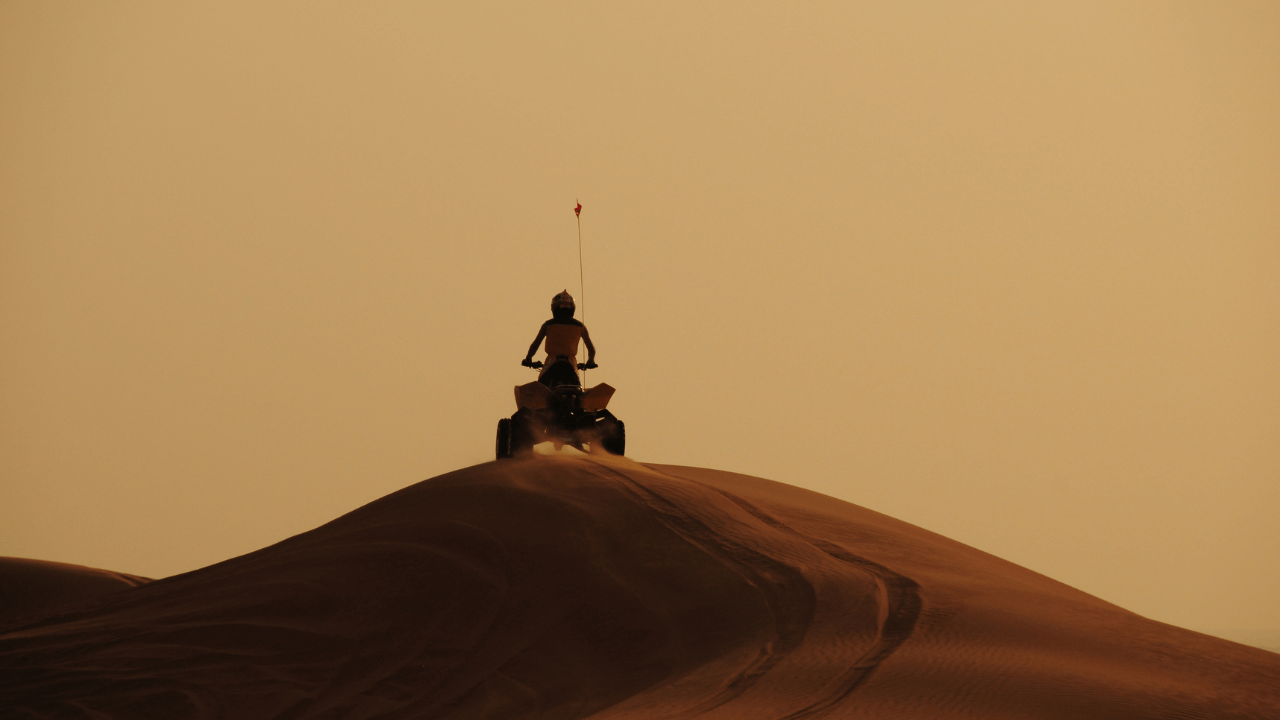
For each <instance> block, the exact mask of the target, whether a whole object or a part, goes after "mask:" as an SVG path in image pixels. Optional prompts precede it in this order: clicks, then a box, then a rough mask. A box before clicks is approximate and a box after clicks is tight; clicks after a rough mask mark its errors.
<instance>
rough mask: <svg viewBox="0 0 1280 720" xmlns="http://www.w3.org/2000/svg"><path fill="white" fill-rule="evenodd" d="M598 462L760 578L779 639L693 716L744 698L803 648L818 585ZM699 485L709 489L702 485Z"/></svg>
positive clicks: (681, 529)
mask: <svg viewBox="0 0 1280 720" xmlns="http://www.w3.org/2000/svg"><path fill="white" fill-rule="evenodd" d="M593 464H594V465H595V466H596V467H597V468H599V469H600V470H602V471H605V472H607V473H608V474H609V475H610V476H612V477H613V478H614V479H616V480H617V481H619V483H620V484H621V485H622V487H624V488H625V489H626V490H627V491H629V492H630V493H631V494H632V495H633V496H634V497H635V498H636V501H637V502H639V503H640V504H642V505H644V506H646V507H648V508H650V509H651V510H653V511H654V512H655V513H657V514H659V515H660V516H662V518H663V521H664V522H665V523H667V525H668V527H671V528H672V530H674V531H676V532H677V533H679V534H680V535H682V536H683V537H684V538H685V539H686V540H688V541H690V542H693V543H694V544H696V545H698V546H700V547H702V548H703V549H704V550H706V551H707V552H709V553H711V554H713V555H720V556H722V557H724V558H726V560H728V561H730V562H732V563H735V564H737V565H739V566H740V567H746V568H749V569H750V570H752V571H753V572H754V573H755V574H756V575H757V577H756V581H755V582H753V585H755V587H756V588H757V589H759V590H760V593H761V596H762V598H763V600H764V602H765V603H766V604H767V606H768V608H769V611H770V614H771V615H772V616H773V618H774V620H775V623H776V624H775V627H774V638H773V640H772V641H771V642H769V643H766V644H765V645H764V646H762V647H761V648H760V652H759V654H758V655H757V656H756V658H755V659H754V660H753V661H752V662H751V663H750V664H749V665H748V666H747V667H746V668H744V669H743V670H741V671H740V672H739V673H738V674H737V675H735V676H734V677H733V678H732V679H731V680H730V681H729V682H728V683H726V684H725V687H724V689H723V690H721V691H720V692H719V693H717V694H716V695H715V696H713V697H711V698H709V699H708V700H706V701H704V702H703V703H700V704H699V705H698V706H697V707H696V708H695V709H693V714H701V713H704V712H707V711H708V710H711V709H712V708H715V707H718V706H721V705H724V704H726V703H728V702H730V701H732V700H733V699H734V698H737V697H738V696H740V695H742V694H743V693H745V692H746V691H747V690H749V689H750V688H751V687H752V686H753V685H755V684H756V683H757V682H758V681H759V680H760V679H761V678H763V677H764V676H765V675H766V674H767V673H768V672H769V671H770V670H772V669H773V668H774V667H775V666H776V665H777V664H778V663H779V662H781V661H782V660H783V659H784V658H785V657H786V656H787V655H789V654H791V653H792V652H794V651H795V650H796V649H798V648H799V647H800V646H801V644H802V643H803V642H804V636H805V632H806V631H807V630H808V628H809V624H810V622H811V621H812V619H813V615H814V610H815V607H816V604H817V597H816V593H815V591H814V588H813V586H812V585H811V584H810V583H809V581H808V580H807V579H806V578H805V577H804V573H803V572H802V571H801V570H800V569H799V568H796V567H793V566H791V565H788V564H786V563H784V562H781V561H779V560H776V559H775V558H772V557H770V556H768V555H765V554H763V553H760V552H758V551H756V550H753V549H751V548H748V547H746V546H744V545H741V544H739V543H735V542H733V541H732V540H730V539H729V538H726V537H724V536H723V535H721V534H720V533H717V532H716V531H715V530H713V529H712V528H710V527H708V526H707V525H706V523H704V522H702V521H701V520H699V519H697V518H695V517H693V516H692V515H690V514H689V513H687V512H686V511H685V510H683V509H682V508H681V507H680V505H679V504H677V503H675V502H672V501H671V500H669V499H668V498H666V497H664V496H663V495H662V494H660V493H658V492H656V491H655V490H653V489H652V488H649V487H647V486H645V485H644V484H643V483H641V482H639V481H637V479H636V478H634V477H632V476H630V475H628V474H627V473H624V472H620V471H618V470H616V469H614V468H612V467H610V466H609V465H607V464H604V463H601V462H598V461H593ZM653 472H655V474H658V475H662V476H663V477H666V478H671V479H675V480H678V481H681V482H687V481H686V480H685V479H684V478H675V477H673V476H671V475H666V474H664V473H658V472H657V471H653ZM696 484H697V485H698V486H700V487H706V486H704V485H703V484H702V483H696Z"/></svg>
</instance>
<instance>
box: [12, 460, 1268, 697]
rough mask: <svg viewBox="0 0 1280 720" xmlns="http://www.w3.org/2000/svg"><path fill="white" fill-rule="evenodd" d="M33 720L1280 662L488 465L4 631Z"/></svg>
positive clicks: (1002, 689) (599, 473) (959, 559)
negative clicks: (238, 554) (274, 541)
mask: <svg viewBox="0 0 1280 720" xmlns="http://www.w3.org/2000/svg"><path fill="white" fill-rule="evenodd" d="M0 633H3V634H0V708H7V709H9V710H10V711H11V712H12V713H14V715H15V717H21V718H78V717H84V718H90V717H93V718H146V717H157V718H159V717H163V718H235V719H237V720H238V719H242V718H243V719H247V720H252V719H254V718H280V719H301V718H333V719H335V720H336V719H338V718H341V719H343V720H358V719H362V718H382V719H387V720H394V719H397V718H585V717H593V718H599V719H604V718H608V719H610V720H615V719H621V718H663V717H698V718H760V719H762V720H764V719H768V720H781V719H783V718H788V719H794V718H817V717H849V718H854V717H857V718H864V717H865V718H1025V717H1043V718H1126V719H1129V718H1259V719H1260V718H1278V717H1280V656H1277V655H1274V654H1272V653H1267V652H1265V651H1262V650H1257V649H1254V648H1249V647H1245V646H1242V645H1237V644H1235V643H1231V642H1227V641H1223V640H1218V639H1215V638H1211V637H1208V636H1204V635H1199V634H1197V633H1193V632H1190V631H1186V630H1181V629H1178V628H1174V627H1170V626H1167V625H1162V624H1160V623H1156V622H1153V621H1150V620H1146V619H1144V618H1141V617H1139V616H1137V615H1134V614H1132V613H1129V612H1127V611H1125V610H1122V609H1120V608H1118V607H1115V606H1113V605H1110V604H1108V603H1105V602H1103V601H1101V600H1098V599H1096V598H1093V597H1091V596H1089V595H1086V594H1084V593H1081V592H1079V591H1076V590H1074V589H1072V588H1069V587H1067V586H1065V585H1062V584H1060V583H1057V582H1054V581H1053V580H1050V579H1048V578H1045V577H1043V576H1041V575H1038V574H1036V573H1033V572H1031V571H1029V570H1026V569H1024V568H1021V567H1018V566H1016V565H1013V564H1010V563H1007V562H1005V561H1002V560H1000V559H998V558H995V557H992V556H990V555H987V554H985V553H982V552H979V551H977V550H974V549H973V548H970V547H967V546H965V545H962V544H959V543H956V542H953V541H950V540H947V539H945V538H942V537H940V536H938V535H935V534H933V533H930V532H927V531H925V530H922V529H920V528H917V527H914V526H911V525H908V524H906V523H902V522H899V521H896V520H893V519H891V518H888V517H885V516H883V515H879V514H877V513H874V512H871V511H869V510H865V509H863V508H860V507H857V506H855V505H850V504H847V503H843V502H840V501H837V500H834V499H832V498H828V497H825V496H822V495H818V494H815V493H811V492H808V491H804V490H800V489H798V488H794V487H790V486H787V485H782V484H779V483H774V482H770V481H768V480H761V479H758V478H751V477H747V476H742V475H734V474H731V473H724V472H717V471H713V470H701V469H695V468H683V467H671V466H661V465H650V466H645V465H640V464H636V463H633V462H630V461H628V460H624V459H620V458H597V457H590V458H586V457H579V458H569V457H554V458H538V459H529V460H520V461H508V462H501V463H488V464H485V465H479V466H476V467H472V468H467V469H464V470H460V471H457V472H454V473H449V474H447V475H443V476H440V477H437V478H434V479H432V480H428V481H425V482H422V483H419V484H417V485H414V486H412V487H409V488H406V489H404V490H402V491H400V492H397V493H394V494H392V495H389V496H387V497H385V498H382V499H381V500H378V501H376V502H374V503H371V504H369V505H366V506H364V507H362V508H360V509H358V510H356V511H354V512H352V513H349V514H347V515H345V516H343V517H341V518H339V519H337V520H335V521H333V522H331V523H329V524H327V525H324V526H322V527H320V528H317V529H316V530H313V531H311V532H308V533H303V534H301V535H298V536H296V537H293V538H290V539H288V540H285V541H284V542H281V543H278V544H276V545H273V546H271V547H269V548H265V549H263V550H260V551H258V552H255V553H251V554H249V555H245V556H243V557H239V558H235V559H232V560H228V561H226V562H223V563H220V564H218V565H214V566H211V567H208V568H204V569H202V570H198V571H195V572H191V573H187V574H185V575H180V576H176V577H172V578H166V579H163V580H158V581H155V582H152V583H150V584H148V585H145V586H142V587H138V588H136V589H133V590H129V591H128V592H123V593H115V594H110V595H103V596H101V597H96V598H91V599H86V600H83V601H82V602H79V603H76V604H74V605H70V606H66V607H63V608H60V609H57V610H56V611H54V612H53V613H52V614H49V615H47V616H45V617H42V618H39V619H36V620H31V619H30V618H28V620H27V621H26V622H25V623H19V624H18V625H17V626H10V627H8V629H7V630H3V631H0Z"/></svg>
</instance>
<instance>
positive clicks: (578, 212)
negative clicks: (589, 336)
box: [573, 199, 587, 386]
mask: <svg viewBox="0 0 1280 720" xmlns="http://www.w3.org/2000/svg"><path fill="white" fill-rule="evenodd" d="M574 202H575V203H577V205H576V206H575V207H574V208H573V216H574V218H576V219H577V220H578V297H579V298H581V300H580V301H579V302H578V307H580V308H582V322H583V324H586V322H587V289H586V286H585V285H584V284H583V282H582V201H580V200H577V199H575V200H574ZM582 384H583V386H586V384H587V371H586V370H583V371H582Z"/></svg>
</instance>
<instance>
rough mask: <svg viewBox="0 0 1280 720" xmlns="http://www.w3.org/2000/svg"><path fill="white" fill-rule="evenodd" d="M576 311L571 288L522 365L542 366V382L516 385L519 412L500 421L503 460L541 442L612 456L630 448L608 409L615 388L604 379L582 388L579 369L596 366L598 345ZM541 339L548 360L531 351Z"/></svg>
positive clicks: (557, 301)
mask: <svg viewBox="0 0 1280 720" xmlns="http://www.w3.org/2000/svg"><path fill="white" fill-rule="evenodd" d="M574 310H575V307H574V303H573V296H571V295H570V294H569V292H568V291H567V290H566V291H565V292H562V293H560V294H559V295H556V296H555V297H554V298H553V299H552V300H551V315H552V317H551V319H550V320H548V321H546V322H545V323H543V324H542V328H541V329H540V330H538V337H536V338H534V340H533V345H530V346H529V353H528V354H527V355H525V358H524V360H523V361H522V362H521V363H520V364H521V365H524V366H525V367H530V368H535V369H538V370H541V372H539V373H538V380H537V381H536V382H531V383H526V384H524V385H517V386H516V389H515V391H516V393H515V395H516V396H515V400H516V412H515V414H514V415H512V416H511V417H509V418H502V419H501V420H499V421H498V438H497V457H498V459H499V460H502V459H504V458H512V457H516V456H518V455H522V454H525V453H528V452H530V451H532V450H533V446H534V445H537V444H539V443H543V442H551V443H552V444H553V445H554V446H555V448H556V449H557V450H559V449H560V448H561V447H563V446H565V445H570V446H572V447H575V448H577V449H579V450H584V451H590V452H596V451H598V450H603V451H605V452H607V453H610V454H613V455H622V454H623V453H624V452H625V451H626V442H627V441H626V427H625V426H624V425H623V423H622V421H621V420H619V419H618V418H616V417H614V415H613V413H611V412H609V411H608V410H607V409H606V407H607V406H608V404H609V399H610V398H611V397H613V393H614V389H613V388H612V387H610V386H609V385H607V384H605V383H600V384H599V385H596V386H595V387H591V388H584V387H582V380H581V379H580V378H579V376H578V371H579V370H590V369H593V368H595V367H597V365H596V362H595V358H596V348H595V345H593V344H592V343H591V336H590V335H588V334H587V327H586V326H585V325H583V324H582V323H581V322H579V321H577V320H574V319H573V312H574ZM543 340H546V342H547V344H546V351H547V360H546V362H545V363H543V362H535V361H534V360H533V354H534V353H536V352H537V351H538V346H539V345H541V344H542V341H543ZM579 341H582V342H583V343H585V344H586V346H587V361H586V362H585V363H579V362H578V342H579Z"/></svg>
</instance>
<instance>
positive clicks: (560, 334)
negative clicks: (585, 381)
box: [520, 290, 599, 389]
mask: <svg viewBox="0 0 1280 720" xmlns="http://www.w3.org/2000/svg"><path fill="white" fill-rule="evenodd" d="M576 310H577V306H576V305H575V304H574V302H573V296H572V295H570V294H569V291H568V290H565V291H563V292H560V293H559V294H557V295H556V296H555V297H553V298H551V319H550V320H548V321H546V322H544V323H542V327H541V328H539V329H538V336H537V337H536V338H534V339H533V344H532V345H530V346H529V352H528V354H526V355H525V356H524V360H522V361H521V362H520V364H521V365H524V366H525V367H531V368H540V369H541V370H542V372H540V373H538V382H540V383H542V384H543V385H546V386H547V387H549V388H551V389H555V388H556V387H559V386H561V385H576V386H581V385H582V381H581V380H580V379H579V378H578V371H579V370H592V369H594V368H597V367H599V366H598V365H596V346H595V345H593V344H592V343H591V334H590V333H588V332H587V326H586V325H583V324H582V322H581V321H579V320H575V319H574V317H573V313H574V311H576ZM544 339H545V340H546V341H547V345H546V352H547V359H546V362H534V360H533V355H534V353H536V352H538V346H539V345H541V344H542V341H543V340H544ZM579 340H581V341H582V343H583V344H585V345H586V346H587V361H586V362H585V363H579V362H578V341H579Z"/></svg>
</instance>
